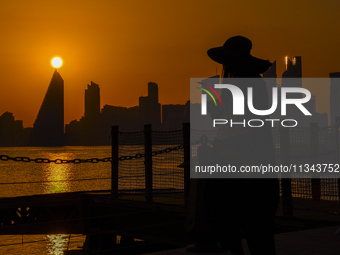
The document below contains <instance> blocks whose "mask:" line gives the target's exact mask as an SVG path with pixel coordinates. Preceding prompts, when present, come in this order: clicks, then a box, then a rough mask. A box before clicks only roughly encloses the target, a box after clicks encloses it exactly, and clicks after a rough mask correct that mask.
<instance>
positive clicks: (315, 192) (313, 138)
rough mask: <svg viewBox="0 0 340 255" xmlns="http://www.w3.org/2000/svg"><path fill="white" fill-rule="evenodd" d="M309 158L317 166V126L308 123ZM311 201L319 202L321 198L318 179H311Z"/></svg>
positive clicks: (316, 124)
mask: <svg viewBox="0 0 340 255" xmlns="http://www.w3.org/2000/svg"><path fill="white" fill-rule="evenodd" d="M310 146H311V148H310V149H311V150H310V156H311V163H312V164H318V163H320V162H319V160H318V159H319V124H318V123H310ZM311 183H312V199H313V200H314V201H319V200H320V198H321V180H320V178H312V179H311Z"/></svg>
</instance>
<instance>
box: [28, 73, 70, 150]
mask: <svg viewBox="0 0 340 255" xmlns="http://www.w3.org/2000/svg"><path fill="white" fill-rule="evenodd" d="M32 145H36V146H62V145H64V80H63V78H61V76H60V74H59V73H58V71H57V69H56V70H55V71H54V73H53V76H52V79H51V82H50V85H49V86H48V89H47V92H46V95H45V98H44V100H43V102H42V104H41V107H40V110H39V113H38V115H37V118H36V120H35V122H34V124H33V132H32Z"/></svg>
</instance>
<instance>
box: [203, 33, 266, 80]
mask: <svg viewBox="0 0 340 255" xmlns="http://www.w3.org/2000/svg"><path fill="white" fill-rule="evenodd" d="M252 46H253V44H252V42H251V40H249V39H248V38H246V37H243V36H239V35H238V36H233V37H230V38H229V39H228V40H227V41H226V42H225V43H224V44H223V46H221V47H216V48H212V49H210V50H208V56H209V57H210V58H211V59H212V60H214V61H215V62H217V63H220V64H223V65H225V66H226V67H227V68H228V69H229V70H235V69H236V70H243V71H245V72H248V73H251V74H261V73H264V72H265V71H266V70H268V68H269V67H270V66H271V65H272V64H271V63H270V62H269V61H268V60H263V59H259V58H256V57H253V56H252V55H251V54H250V51H251V49H252Z"/></svg>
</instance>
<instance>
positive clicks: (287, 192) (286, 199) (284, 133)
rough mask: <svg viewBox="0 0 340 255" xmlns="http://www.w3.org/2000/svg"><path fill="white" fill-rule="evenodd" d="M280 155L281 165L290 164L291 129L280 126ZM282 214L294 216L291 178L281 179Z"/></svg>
mask: <svg viewBox="0 0 340 255" xmlns="http://www.w3.org/2000/svg"><path fill="white" fill-rule="evenodd" d="M279 131H280V154H281V163H282V164H283V165H286V166H288V165H289V164H290V154H291V153H290V133H289V128H287V127H282V126H280V129H279ZM281 189H282V213H283V215H284V216H289V217H292V216H293V198H292V183H291V178H281Z"/></svg>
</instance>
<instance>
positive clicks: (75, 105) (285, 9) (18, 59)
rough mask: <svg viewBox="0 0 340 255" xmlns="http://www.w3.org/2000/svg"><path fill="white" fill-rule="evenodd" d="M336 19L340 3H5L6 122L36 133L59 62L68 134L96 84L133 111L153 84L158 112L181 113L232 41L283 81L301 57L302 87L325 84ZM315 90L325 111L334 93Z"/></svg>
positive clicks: (0, 106) (338, 65)
mask: <svg viewBox="0 0 340 255" xmlns="http://www.w3.org/2000/svg"><path fill="white" fill-rule="evenodd" d="M339 11H340V1H338V0H323V1H321V0H299V1H296V0H294V1H273V0H272V1H251V0H240V1H227V0H221V1H219V0H209V1H203V0H171V1H162V0H144V1H137V0H129V1H114V0H95V1H87V0H82V1H80V0H72V1H70V0H68V1H64V0H58V1H50V0H48V1H46V0H30V1H28V0H27V1H26V0H16V1H13V0H1V1H0V27H1V40H0V57H1V61H0V75H1V93H0V115H1V114H2V113H4V112H5V111H9V112H12V113H13V114H14V116H15V118H16V119H19V120H23V121H24V126H25V127H31V126H33V122H34V120H35V118H36V116H37V113H38V110H39V108H40V105H41V103H42V100H43V98H44V95H45V93H46V90H47V86H48V84H49V82H50V79H51V77H52V74H53V71H54V69H53V67H52V66H51V64H50V61H51V59H52V57H54V56H60V57H61V58H62V59H63V65H62V67H61V68H59V72H60V74H61V76H62V77H63V79H64V82H65V124H67V123H69V122H70V121H71V120H73V119H79V118H80V117H81V116H83V114H84V90H85V89H86V85H87V84H89V83H90V82H91V81H93V82H95V83H97V84H99V86H100V89H101V105H102V106H104V105H105V104H110V105H117V106H127V107H130V106H134V105H137V104H138V97H139V96H142V95H144V96H145V95H146V94H147V83H148V82H150V81H152V82H156V83H157V84H158V85H159V98H160V103H161V104H171V103H172V104H184V103H185V102H186V101H187V100H189V83H190V78H192V77H208V76H211V75H215V74H216V70H217V72H218V73H220V71H221V67H220V66H219V65H218V64H215V63H214V62H213V61H212V60H210V59H209V58H208V56H207V54H206V51H207V50H208V49H209V48H211V47H215V46H220V45H222V44H223V43H224V41H225V40H226V39H227V38H229V37H230V36H234V35H243V36H246V37H248V38H250V39H251V40H252V41H253V50H252V55H254V56H256V57H259V58H263V59H269V60H270V61H272V62H273V61H274V60H277V62H278V64H277V68H278V70H277V74H278V77H281V75H282V72H283V71H284V68H285V65H284V57H285V56H286V55H288V56H289V57H293V56H295V55H296V56H302V65H303V67H302V68H303V69H302V71H303V76H304V77H328V74H329V73H330V72H338V71H340V62H339V60H340V49H339V47H340V33H339V28H340V19H339ZM307 88H308V87H307ZM309 89H310V90H311V92H312V94H313V95H316V96H317V109H318V110H319V111H320V112H327V111H329V110H328V107H329V102H328V101H329V87H327V88H309Z"/></svg>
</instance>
